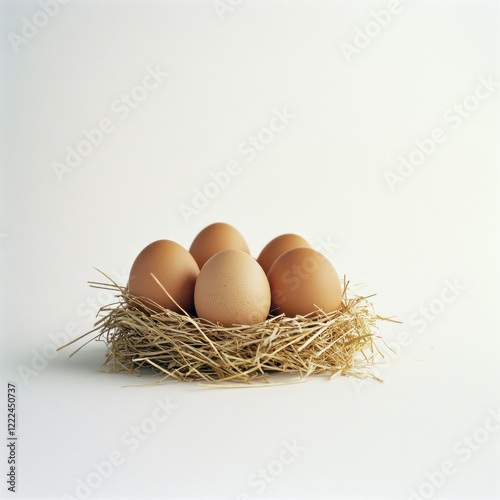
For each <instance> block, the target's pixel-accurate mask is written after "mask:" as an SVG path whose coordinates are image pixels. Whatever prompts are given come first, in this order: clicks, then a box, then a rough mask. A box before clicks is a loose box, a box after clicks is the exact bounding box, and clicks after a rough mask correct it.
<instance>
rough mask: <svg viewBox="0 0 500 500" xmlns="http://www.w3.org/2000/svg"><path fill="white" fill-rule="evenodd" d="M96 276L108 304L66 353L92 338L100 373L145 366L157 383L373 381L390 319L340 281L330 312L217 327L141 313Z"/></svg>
mask: <svg viewBox="0 0 500 500" xmlns="http://www.w3.org/2000/svg"><path fill="white" fill-rule="evenodd" d="M102 274H103V275H104V276H105V277H106V278H107V280H108V283H101V282H95V281H93V282H89V284H90V286H92V287H94V288H101V289H106V290H111V291H113V292H115V295H116V298H117V300H116V302H114V303H113V304H110V305H107V306H105V307H102V308H101V310H100V311H99V317H98V320H97V321H96V323H95V325H94V328H93V329H92V330H91V331H89V332H87V333H86V334H84V335H82V336H80V337H78V338H77V339H74V340H73V341H71V342H70V343H68V344H66V346H63V347H67V346H68V345H71V344H73V343H74V342H77V341H79V340H81V339H82V338H84V337H85V336H87V335H91V334H92V333H96V332H97V333H96V335H94V336H92V337H91V338H90V339H89V340H87V341H86V342H85V344H83V345H82V346H81V347H79V348H78V349H77V350H76V351H74V352H73V353H72V354H71V355H73V354H75V353H76V352H78V351H79V350H80V349H81V348H82V347H84V346H85V345H87V344H88V343H89V342H91V341H92V340H98V341H103V342H104V343H105V344H106V346H107V355H106V359H105V362H104V366H106V369H107V371H110V372H120V371H128V372H130V373H135V374H141V372H143V371H144V369H146V368H149V369H150V370H153V371H155V372H157V373H162V374H164V378H163V379H162V380H165V379H176V380H179V381H181V380H189V381H198V382H201V383H203V384H207V383H208V384H213V383H217V384H219V385H221V386H223V387H232V386H233V384H235V383H241V382H246V383H248V382H252V384H254V385H255V384H256V383H257V384H258V385H261V384H262V383H264V384H266V383H269V376H270V375H272V374H273V373H288V374H294V375H296V376H297V375H298V377H299V379H300V380H302V379H304V378H306V377H309V376H311V375H320V374H323V375H327V376H328V377H330V378H332V377H335V376H338V375H350V376H355V377H361V378H366V377H370V378H374V379H376V380H380V379H378V378H377V377H376V376H375V375H373V374H372V373H371V371H370V367H371V365H372V363H373V360H374V357H375V355H376V354H380V350H379V348H378V347H377V341H382V339H381V337H380V336H379V335H377V334H376V331H377V322H378V321H382V320H386V321H395V320H393V319H392V318H386V317H381V316H378V315H377V314H376V313H375V311H374V309H373V305H372V303H371V302H370V301H369V300H368V299H369V298H371V296H367V297H363V296H348V293H347V290H348V285H349V282H348V281H347V280H346V279H345V278H344V291H343V295H342V303H341V306H340V308H339V309H338V310H337V311H334V312H331V313H325V312H323V311H321V310H317V311H315V312H314V313H311V314H309V315H306V316H297V317H295V318H288V317H285V316H284V315H280V316H271V317H270V318H269V319H267V320H266V321H264V322H262V323H259V324H256V325H251V326H249V325H235V326H232V327H223V326H220V325H217V324H214V323H211V322H209V321H206V320H203V319H200V318H196V317H192V316H190V315H189V314H187V313H186V312H185V311H182V312H181V313H177V312H174V311H170V310H168V309H161V312H155V311H153V310H147V311H146V312H144V311H142V310H141V309H139V308H137V307H136V306H135V305H134V298H133V297H132V296H131V295H130V294H129V292H128V290H127V288H126V287H123V286H120V285H118V284H117V283H116V282H115V281H113V280H112V279H111V278H110V277H109V276H107V275H106V274H105V273H102ZM153 277H154V276H153ZM158 283H159V282H158ZM164 291H165V293H166V294H168V292H167V290H165V289H164ZM169 297H170V295H169ZM294 381H295V382H296V381H297V379H295V380H294Z"/></svg>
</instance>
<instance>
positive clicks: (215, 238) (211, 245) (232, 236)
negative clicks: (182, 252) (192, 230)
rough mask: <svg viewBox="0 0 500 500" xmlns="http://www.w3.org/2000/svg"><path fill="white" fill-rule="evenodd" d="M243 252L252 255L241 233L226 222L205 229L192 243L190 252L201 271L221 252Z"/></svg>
mask: <svg viewBox="0 0 500 500" xmlns="http://www.w3.org/2000/svg"><path fill="white" fill-rule="evenodd" d="M230 249H233V250H241V251H243V252H246V253H247V254H250V249H249V248H248V244H247V242H246V241H245V238H243V236H242V235H241V233H240V232H239V231H238V230H237V229H236V228H234V227H233V226H231V225H230V224H226V223H225V222H216V223H214V224H210V226H207V227H206V228H205V229H203V230H202V231H201V232H200V233H198V235H197V236H196V238H195V239H194V240H193V243H191V247H190V248H189V252H190V253H191V255H192V256H193V257H194V259H195V260H196V262H197V263H198V267H199V268H200V269H201V268H202V267H203V265H204V264H205V262H206V261H207V260H208V259H210V257H212V256H213V255H215V254H216V253H217V252H220V251H221V250H230Z"/></svg>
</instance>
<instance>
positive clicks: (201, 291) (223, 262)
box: [194, 250, 271, 326]
mask: <svg viewBox="0 0 500 500" xmlns="http://www.w3.org/2000/svg"><path fill="white" fill-rule="evenodd" d="M194 305H195V309H196V313H197V315H198V316H199V317H200V318H204V319H206V320H208V321H211V322H213V323H220V324H221V325H223V326H231V325H235V324H238V325H254V324H256V323H260V322H261V321H264V320H265V319H266V318H267V316H268V314H269V309H270V305H271V290H270V287H269V282H268V281H267V278H266V275H265V273H264V271H263V270H262V268H261V267H260V265H259V264H258V263H257V261H256V260H255V259H254V258H253V257H251V256H250V255H249V254H247V253H245V252H243V251H241V250H223V251H221V252H218V253H217V254H215V255H214V256H213V257H211V258H210V259H209V260H208V261H207V262H206V264H205V265H204V266H203V268H202V269H201V271H200V274H199V276H198V279H197V280H196V285H195V289H194Z"/></svg>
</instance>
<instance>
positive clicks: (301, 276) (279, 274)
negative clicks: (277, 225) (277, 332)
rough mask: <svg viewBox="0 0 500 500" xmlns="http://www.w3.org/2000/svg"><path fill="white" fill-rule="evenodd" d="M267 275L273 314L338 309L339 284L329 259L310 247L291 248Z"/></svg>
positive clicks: (304, 313)
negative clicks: (317, 308)
mask: <svg viewBox="0 0 500 500" xmlns="http://www.w3.org/2000/svg"><path fill="white" fill-rule="evenodd" d="M267 278H268V280H269V284H270V286H271V294H272V295H271V296H272V306H271V309H272V311H273V313H275V314H281V313H284V314H285V315H286V316H289V317H294V316H298V315H300V316H304V315H306V314H309V313H311V312H313V311H315V310H316V306H317V307H319V308H320V309H322V310H323V311H324V312H327V313H328V312H332V311H335V310H337V309H338V308H339V306H340V303H341V300H342V286H341V284H340V280H339V277H338V274H337V271H335V268H334V267H333V265H332V264H331V263H330V261H329V260H328V259H327V258H326V257H325V256H323V255H322V254H321V253H320V252H318V251H316V250H314V249H312V248H293V249H292V250H288V251H287V252H285V253H284V254H282V255H281V256H280V257H278V258H277V259H276V260H275V261H274V263H273V265H272V266H271V269H269V272H268V273H267Z"/></svg>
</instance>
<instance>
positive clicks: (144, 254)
mask: <svg viewBox="0 0 500 500" xmlns="http://www.w3.org/2000/svg"><path fill="white" fill-rule="evenodd" d="M199 272H200V270H199V268H198V265H197V264H196V261H195V260H194V258H193V256H192V255H191V254H190V253H189V252H188V251H187V250H186V249H185V248H184V247H183V246H181V245H179V243H176V242H175V241H170V240H158V241H154V242H153V243H150V244H149V245H148V246H147V247H146V248H144V249H143V250H142V251H141V253H140V254H139V255H138V256H137V257H136V259H135V261H134V263H133V264H132V268H131V270H130V277H129V282H128V289H129V292H130V294H131V295H133V296H135V297H137V298H138V300H137V304H138V305H139V306H141V305H142V306H147V307H148V308H150V309H153V310H154V311H160V310H161V309H160V308H159V307H158V305H159V306H161V307H163V308H165V309H170V310H172V311H176V312H181V310H180V309H179V307H177V305H176V304H175V303H174V302H173V301H172V300H171V299H170V298H169V297H168V295H167V294H166V293H165V292H164V291H163V290H162V288H161V286H160V285H159V284H158V283H157V282H156V281H155V279H154V278H153V276H151V273H152V274H154V275H155V277H156V278H157V279H158V281H159V282H160V283H161V284H162V286H163V287H164V288H165V290H167V291H168V293H169V294H170V295H171V296H172V298H173V299H174V300H175V301H176V302H177V303H178V304H179V306H181V307H182V309H184V310H185V311H187V312H189V313H192V312H193V311H194V285H195V282H196V278H197V277H198V274H199Z"/></svg>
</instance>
